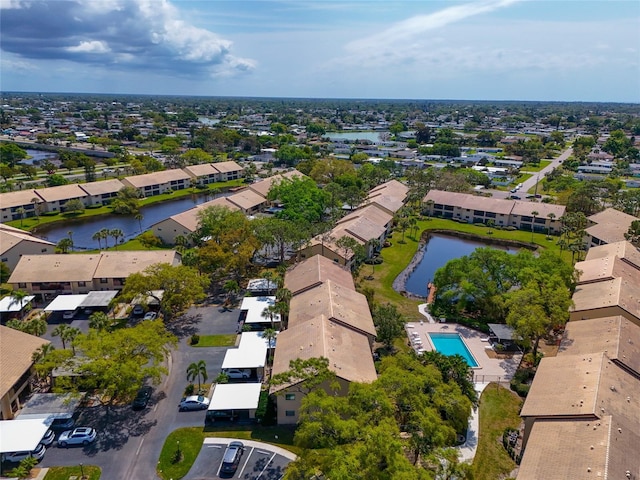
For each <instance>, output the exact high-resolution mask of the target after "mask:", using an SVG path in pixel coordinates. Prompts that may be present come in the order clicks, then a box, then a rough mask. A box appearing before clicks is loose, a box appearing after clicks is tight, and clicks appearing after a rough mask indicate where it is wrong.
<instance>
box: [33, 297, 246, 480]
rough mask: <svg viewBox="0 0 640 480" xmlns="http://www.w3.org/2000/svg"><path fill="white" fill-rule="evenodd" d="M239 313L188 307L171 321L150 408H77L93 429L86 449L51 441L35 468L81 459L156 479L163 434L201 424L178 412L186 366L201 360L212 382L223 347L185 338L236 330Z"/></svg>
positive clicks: (110, 474) (113, 472)
mask: <svg viewBox="0 0 640 480" xmlns="http://www.w3.org/2000/svg"><path fill="white" fill-rule="evenodd" d="M239 313H240V312H239V310H237V309H233V310H230V311H224V312H222V311H221V310H220V308H219V307H218V306H214V305H210V306H204V307H196V308H192V309H190V310H189V311H188V312H186V314H185V315H184V316H183V317H181V318H180V319H176V320H174V321H172V322H171V323H170V324H169V325H168V328H169V329H170V330H171V331H172V332H173V333H174V334H176V335H177V336H178V338H179V344H178V347H177V348H176V349H175V350H173V351H172V352H171V356H170V358H169V361H168V363H167V368H168V369H169V375H167V376H166V377H165V379H164V381H163V382H162V383H161V384H160V385H158V386H154V392H153V395H152V398H151V401H150V403H149V406H148V407H147V408H146V409H145V410H143V411H141V412H135V411H133V410H132V409H131V407H130V406H129V405H124V406H117V407H112V408H111V409H110V410H109V411H107V408H106V407H104V406H100V405H98V406H93V407H88V408H84V409H81V412H80V415H79V418H78V422H77V424H78V425H87V426H91V427H94V428H96V430H97V431H98V439H97V440H96V442H95V443H94V444H92V445H90V446H88V447H85V448H82V447H79V448H69V449H63V448H56V444H55V443H54V444H53V445H52V447H50V448H49V449H48V450H47V453H46V455H45V457H44V459H43V460H42V462H41V463H40V465H39V466H42V467H50V466H54V465H78V464H80V463H84V464H88V465H98V466H99V467H101V468H102V478H104V479H123V480H125V479H137V478H144V479H151V478H156V475H155V469H156V463H157V461H158V458H159V456H160V451H161V450H162V446H163V445H164V441H165V438H166V437H167V435H169V433H171V432H172V431H173V430H175V429H177V428H181V427H192V426H197V427H201V426H204V418H205V413H206V412H205V411H196V412H178V402H179V401H180V399H181V398H182V396H183V391H184V388H185V386H186V385H187V379H186V370H187V367H188V366H189V364H190V363H192V362H197V361H199V360H204V361H205V362H206V364H207V373H208V377H209V381H211V380H212V379H214V378H215V377H216V376H217V375H218V373H220V370H221V366H222V361H223V359H224V355H225V353H226V351H227V349H228V347H204V348H202V347H201V348H196V347H191V346H190V345H189V338H190V336H191V335H192V334H193V333H201V334H224V333H235V332H236V329H237V321H238V316H239ZM76 322H78V323H79V322H86V320H74V321H73V322H72V325H73V326H76V325H75V324H76ZM87 323H88V322H87ZM51 327H52V326H50V327H49V328H50V329H51ZM54 327H55V326H54ZM83 327H84V328H86V325H83ZM54 341H56V343H57V342H59V338H58V337H54Z"/></svg>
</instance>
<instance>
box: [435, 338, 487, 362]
mask: <svg viewBox="0 0 640 480" xmlns="http://www.w3.org/2000/svg"><path fill="white" fill-rule="evenodd" d="M429 338H430V339H431V343H433V346H434V347H435V349H436V350H437V351H438V352H440V353H442V354H443V355H456V354H458V355H461V356H462V357H464V359H465V360H466V361H467V364H468V365H469V366H470V367H471V368H477V367H479V366H480V365H478V362H477V361H476V359H475V357H474V356H473V354H472V353H471V352H470V351H469V348H467V345H466V344H465V343H464V340H462V337H461V336H460V335H459V334H458V333H429Z"/></svg>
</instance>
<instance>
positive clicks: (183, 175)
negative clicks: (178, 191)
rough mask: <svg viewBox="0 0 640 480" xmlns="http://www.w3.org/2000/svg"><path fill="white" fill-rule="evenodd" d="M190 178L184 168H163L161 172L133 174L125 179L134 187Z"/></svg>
mask: <svg viewBox="0 0 640 480" xmlns="http://www.w3.org/2000/svg"><path fill="white" fill-rule="evenodd" d="M189 178H191V175H189V174H188V173H187V172H185V171H184V170H181V169H179V168H175V169H173V170H163V171H161V172H153V173H146V174H144V175H133V176H131V177H126V178H125V180H126V181H127V182H129V183H130V184H131V185H133V186H134V187H136V188H143V187H150V186H152V185H162V184H165V183H169V182H171V181H174V180H187V179H189Z"/></svg>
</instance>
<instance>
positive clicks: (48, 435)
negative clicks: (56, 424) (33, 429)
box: [40, 429, 56, 447]
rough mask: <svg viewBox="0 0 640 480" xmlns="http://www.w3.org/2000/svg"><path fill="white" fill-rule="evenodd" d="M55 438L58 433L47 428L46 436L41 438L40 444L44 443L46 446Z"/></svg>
mask: <svg viewBox="0 0 640 480" xmlns="http://www.w3.org/2000/svg"><path fill="white" fill-rule="evenodd" d="M55 438H56V434H55V433H54V432H53V430H51V429H49V430H47V433H45V434H44V437H42V440H40V444H41V445H44V446H45V447H48V446H49V445H51V444H52V443H53V440H54V439H55Z"/></svg>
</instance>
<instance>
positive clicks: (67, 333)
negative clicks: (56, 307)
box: [51, 323, 80, 354]
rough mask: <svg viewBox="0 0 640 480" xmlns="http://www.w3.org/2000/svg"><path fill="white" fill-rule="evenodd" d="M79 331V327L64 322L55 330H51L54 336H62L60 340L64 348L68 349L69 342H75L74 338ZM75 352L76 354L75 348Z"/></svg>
mask: <svg viewBox="0 0 640 480" xmlns="http://www.w3.org/2000/svg"><path fill="white" fill-rule="evenodd" d="M79 333H80V330H79V329H77V328H74V327H72V326H70V325H67V324H66V323H62V324H60V325H58V326H57V327H56V328H55V329H54V330H53V332H51V335H53V336H54V337H60V340H61V341H62V348H63V349H65V350H66V348H67V342H73V339H74V338H76V337H77V336H78V334H79ZM73 353H74V354H75V350H74V352H73Z"/></svg>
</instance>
